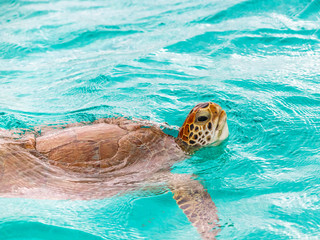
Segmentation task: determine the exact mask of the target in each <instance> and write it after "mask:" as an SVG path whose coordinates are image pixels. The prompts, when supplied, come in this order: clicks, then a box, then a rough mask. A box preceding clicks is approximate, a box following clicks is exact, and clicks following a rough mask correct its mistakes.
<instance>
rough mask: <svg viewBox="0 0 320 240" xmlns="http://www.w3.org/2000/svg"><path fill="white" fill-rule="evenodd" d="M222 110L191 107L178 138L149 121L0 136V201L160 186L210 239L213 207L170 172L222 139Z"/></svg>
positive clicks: (191, 182)
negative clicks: (207, 146) (2, 199)
mask: <svg viewBox="0 0 320 240" xmlns="http://www.w3.org/2000/svg"><path fill="white" fill-rule="evenodd" d="M226 118H227V116H226V113H225V111H224V110H222V109H221V107H220V106H219V105H217V104H215V103H212V102H207V103H200V104H198V105H196V106H195V107H194V108H193V109H192V110H191V111H190V113H189V114H188V116H187V118H186V120H185V122H184V124H183V125H182V127H181V128H180V131H179V134H178V137H177V138H174V137H172V136H170V135H167V134H165V133H164V132H163V131H162V130H161V128H159V127H157V126H154V125H152V124H143V123H141V122H139V121H134V120H129V119H125V118H108V119H99V120H97V121H95V122H93V123H90V124H71V125H67V126H64V127H60V128H48V127H47V128H42V129H41V132H40V131H34V132H30V133H25V134H23V135H22V136H18V137H17V136H15V135H14V134H12V133H10V132H9V131H2V132H0V133H1V135H0V136H1V137H0V197H22V198H36V199H75V200H76V199H78V200H89V199H98V198H105V197H109V196H113V195H115V194H118V193H122V192H127V191H128V190H136V189H142V188H151V187H154V186H156V185H159V184H161V183H164V184H166V186H167V187H168V189H170V190H171V191H172V193H173V198H174V199H175V200H176V202H177V204H178V205H179V207H180V208H181V209H182V210H183V212H184V213H185V215H186V216H187V218H188V219H189V221H190V222H191V223H192V224H193V225H194V226H195V227H196V228H197V230H198V231H199V233H200V234H201V235H202V237H203V238H205V239H212V238H214V236H215V235H216V234H217V229H215V227H216V226H217V220H218V217H217V214H216V207H215V204H214V203H213V201H212V199H211V197H210V195H209V194H208V193H207V191H206V189H205V188H204V187H203V186H202V185H201V184H200V183H199V182H198V181H197V180H195V179H194V178H193V177H192V176H189V175H186V174H172V173H170V167H171V166H172V165H173V164H174V163H175V162H177V161H179V160H183V159H185V158H186V157H187V156H188V155H190V153H192V152H193V151H194V150H196V149H198V148H200V147H202V146H205V145H210V144H217V143H219V142H220V141H222V140H224V139H226V138H227V137H228V134H229V131H228V125H227V122H226Z"/></svg>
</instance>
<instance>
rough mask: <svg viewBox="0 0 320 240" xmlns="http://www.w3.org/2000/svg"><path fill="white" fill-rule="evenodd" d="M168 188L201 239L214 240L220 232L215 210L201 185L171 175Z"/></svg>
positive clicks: (182, 176)
mask: <svg viewBox="0 0 320 240" xmlns="http://www.w3.org/2000/svg"><path fill="white" fill-rule="evenodd" d="M169 188H170V190H171V191H172V193H173V198H174V199H175V200H176V202H177V204H178V205H179V208H181V209H182V211H183V212H184V214H185V215H186V216H187V218H188V219H189V221H190V222H191V223H192V225H193V226H194V227H196V228H197V230H198V232H199V233H200V234H201V236H202V238H203V239H215V237H216V235H217V234H218V233H219V232H220V229H219V226H218V220H219V218H218V215H217V208H216V205H215V204H214V202H213V201H212V199H211V197H210V195H209V193H208V192H207V190H206V189H205V188H204V187H203V185H202V184H201V183H200V182H199V181H197V180H195V179H192V177H191V176H190V175H186V174H172V175H171V176H170V178H169Z"/></svg>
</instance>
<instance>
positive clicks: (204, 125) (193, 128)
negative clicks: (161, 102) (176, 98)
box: [178, 102, 229, 148]
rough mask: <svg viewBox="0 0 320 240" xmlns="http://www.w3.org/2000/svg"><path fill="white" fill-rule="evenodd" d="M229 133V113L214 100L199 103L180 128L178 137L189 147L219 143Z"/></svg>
mask: <svg viewBox="0 0 320 240" xmlns="http://www.w3.org/2000/svg"><path fill="white" fill-rule="evenodd" d="M228 135H229V130H228V124H227V114H226V112H225V111H224V110H222V108H221V107H220V106H219V105H218V104H216V103H212V102H206V103H199V104H197V105H196V106H195V107H194V108H193V109H192V110H191V111H190V113H189V114H188V116H187V118H186V120H185V122H184V123H183V125H182V127H181V128H180V131H179V135H178V139H179V140H180V141H182V142H183V143H184V145H186V144H187V147H188V148H189V147H202V146H206V145H211V144H215V145H218V144H219V143H220V142H221V141H223V140H225V139H226V138H227V137H228Z"/></svg>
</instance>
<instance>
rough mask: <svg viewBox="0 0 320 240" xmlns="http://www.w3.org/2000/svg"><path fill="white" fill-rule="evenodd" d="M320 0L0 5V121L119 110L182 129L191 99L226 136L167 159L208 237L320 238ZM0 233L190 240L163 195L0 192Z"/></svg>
mask: <svg viewBox="0 0 320 240" xmlns="http://www.w3.org/2000/svg"><path fill="white" fill-rule="evenodd" d="M319 12H320V1H318V0H314V1H311V0H292V1H284V0H251V1H250V0H249V1H240V0H230V1H209V0H200V1H199V0H198V1H195V0H193V1H192V0H190V1H182V0H171V1H166V0H164V1H146V0H140V1H102V0H100V1H80V0H77V1H62V0H60V1H59V0H55V1H36V0H30V1H22V0H21V1H18V0H17V1H13V0H12V1H9V0H3V1H1V2H0V53H1V54H0V89H1V90H0V91H1V94H0V127H1V128H6V129H13V128H30V127H33V126H36V125H39V124H50V123H66V122H78V121H93V120H95V119H96V118H100V117H108V116H115V115H124V116H128V117H138V118H143V119H149V120H152V121H155V122H159V123H160V122H167V123H168V124H170V125H172V126H180V125H181V124H182V123H183V121H184V118H185V117H186V115H187V113H188V112H189V111H190V109H191V108H192V107H193V106H194V105H195V104H197V103H199V102H204V101H215V102H217V103H218V104H220V105H221V106H222V107H223V108H224V109H225V110H226V112H227V114H228V124H229V129H230V137H229V140H228V141H227V142H226V143H225V144H223V145H222V146H219V147H215V148H214V147H211V148H205V149H202V150H200V151H199V152H197V153H196V154H195V155H194V156H193V157H192V158H190V159H187V160H185V161H183V162H180V163H177V164H176V165H175V166H174V167H173V169H172V171H174V172H180V173H190V174H196V175H198V176H199V179H200V180H201V181H202V182H203V184H204V185H205V186H206V188H207V189H208V191H209V193H210V195H211V196H212V198H213V200H214V202H215V204H216V206H217V209H218V215H219V218H220V225H221V232H220V233H219V235H218V237H217V239H258V238H263V239H318V238H319V236H320V179H319V176H320V83H319V82H320V71H319V69H320V31H319V28H320V14H319ZM0 239H1V240H9V239H10V240H18V239H19V240H39V239H41V240H43V239H45V240H49V239H50V240H51V239H81V240H89V239H99V240H100V239H200V236H199V235H198V233H197V231H196V230H195V228H193V227H192V226H191V224H190V223H189V222H188V220H187V218H186V217H185V216H184V214H183V212H182V211H181V210H180V209H179V208H178V206H177V205H176V203H175V201H174V200H173V199H172V194H171V193H170V192H169V193H162V194H161V193H157V194H155V193H154V194H152V193H149V194H142V193H137V194H129V195H125V196H119V197H114V198H110V199H104V200H99V201H98V200H96V201H89V202H85V201H50V200H44V201H38V200H28V199H0Z"/></svg>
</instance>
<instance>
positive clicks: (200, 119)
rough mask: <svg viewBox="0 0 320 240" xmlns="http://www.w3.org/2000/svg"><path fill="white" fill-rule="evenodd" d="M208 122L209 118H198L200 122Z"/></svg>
mask: <svg viewBox="0 0 320 240" xmlns="http://www.w3.org/2000/svg"><path fill="white" fill-rule="evenodd" d="M207 120H208V117H206V116H200V117H198V121H199V122H204V121H207Z"/></svg>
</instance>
